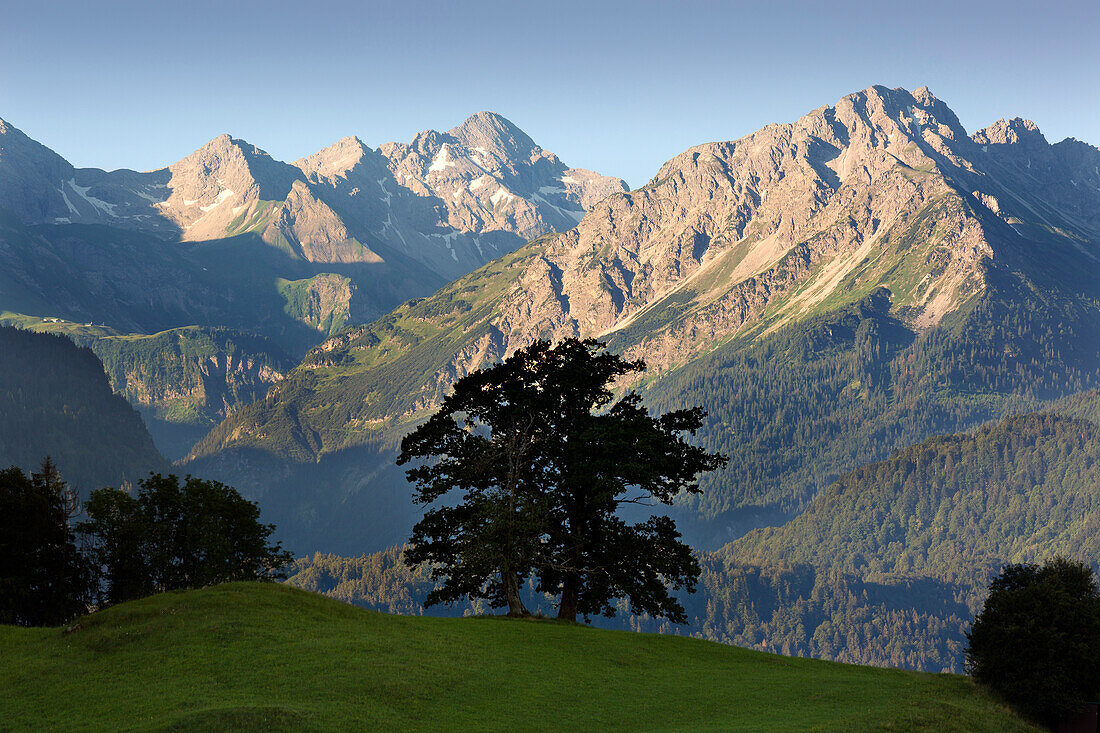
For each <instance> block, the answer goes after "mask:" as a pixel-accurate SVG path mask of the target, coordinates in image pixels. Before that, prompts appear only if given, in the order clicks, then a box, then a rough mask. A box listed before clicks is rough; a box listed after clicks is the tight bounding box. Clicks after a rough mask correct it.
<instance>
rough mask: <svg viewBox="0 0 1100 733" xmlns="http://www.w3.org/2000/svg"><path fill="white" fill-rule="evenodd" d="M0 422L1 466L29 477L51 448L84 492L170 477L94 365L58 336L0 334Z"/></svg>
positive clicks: (137, 421)
mask: <svg viewBox="0 0 1100 733" xmlns="http://www.w3.org/2000/svg"><path fill="white" fill-rule="evenodd" d="M0 416H2V419H0V466H8V465H13V464H14V465H16V466H20V467H22V468H24V469H25V470H28V469H31V468H33V467H35V466H37V465H38V463H39V462H40V461H41V460H42V447H43V446H49V453H50V455H51V456H53V459H54V461H55V462H56V463H57V466H58V467H59V469H60V470H61V471H62V472H63V473H64V475H65V476H66V477H67V479H68V480H69V481H70V482H71V483H72V485H73V486H75V487H77V488H78V489H80V490H82V491H87V490H88V489H90V488H91V487H94V486H105V485H107V484H111V483H116V482H119V481H136V480H137V479H139V478H140V477H141V476H144V475H146V474H147V473H148V472H149V471H161V472H166V471H167V469H168V463H167V461H165V460H164V458H163V457H161V455H160V454H159V453H158V452H157V450H156V447H155V446H154V445H153V440H152V438H150V437H149V433H148V431H146V429H145V425H144V424H143V423H142V421H141V417H140V416H139V415H138V413H137V412H136V411H135V410H134V408H132V407H131V406H130V405H129V404H128V403H127V402H126V400H125V399H123V398H122V397H121V396H120V395H117V394H115V393H114V391H112V389H111V386H110V384H109V382H108V381H107V375H106V374H105V373H104V371H103V365H102V364H101V363H100V361H99V359H97V358H96V356H95V354H93V353H92V352H91V351H90V350H89V349H86V348H80V347H77V346H75V345H74V344H73V342H72V341H70V340H69V339H67V338H65V337H64V336H54V335H50V334H44V333H31V332H29V331H22V330H19V329H17V328H11V327H7V326H0Z"/></svg>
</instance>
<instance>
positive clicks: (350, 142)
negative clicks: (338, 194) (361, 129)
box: [294, 135, 374, 178]
mask: <svg viewBox="0 0 1100 733" xmlns="http://www.w3.org/2000/svg"><path fill="white" fill-rule="evenodd" d="M373 152H374V151H373V150H371V149H370V148H369V147H368V146H367V145H365V144H364V143H363V141H362V140H360V139H359V138H358V137H355V136H354V135H352V136H348V137H343V138H340V139H339V140H337V141H336V142H334V143H333V144H332V145H329V146H328V147H327V148H324V149H322V150H318V151H317V152H316V153H313V154H312V155H307V156H306V157H304V158H300V159H298V160H296V161H294V165H295V166H297V167H298V168H300V169H301V170H302V172H303V173H305V174H306V176H307V177H310V178H313V177H317V178H336V177H338V176H345V177H346V175H347V173H348V171H350V170H352V169H353V168H354V167H355V166H357V165H358V164H359V163H360V162H362V160H363V158H364V157H366V156H367V155H370V154H372V153H373Z"/></svg>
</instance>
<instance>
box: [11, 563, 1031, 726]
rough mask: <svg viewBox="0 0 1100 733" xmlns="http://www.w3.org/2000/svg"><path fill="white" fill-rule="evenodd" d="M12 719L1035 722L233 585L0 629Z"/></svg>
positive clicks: (966, 693) (660, 644)
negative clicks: (68, 621) (67, 621)
mask: <svg viewBox="0 0 1100 733" xmlns="http://www.w3.org/2000/svg"><path fill="white" fill-rule="evenodd" d="M0 689H3V690H5V693H4V695H3V696H0V721H3V723H2V724H0V727H3V728H5V729H7V727H8V726H10V727H11V729H13V730H30V729H35V730H41V729H67V730H107V729H110V730H265V731H268V730H364V729H371V730H379V729H383V730H409V729H427V730H456V729H457V730H461V729H470V730H473V729H476V730H500V729H510V730H578V729H587V730H591V729H607V728H615V729H621V730H645V729H649V730H653V729H660V730H905V731H909V730H935V731H949V730H959V731H963V730H965V731H980V730H989V731H994V730H996V731H1010V730H1036V729H1033V728H1031V727H1030V726H1029V725H1027V724H1026V723H1024V722H1022V721H1021V720H1019V719H1018V718H1016V717H1014V716H1013V715H1012V714H1011V713H1010V712H1008V711H1007V710H1006V709H1005V708H1004V707H1003V706H1001V705H1000V704H998V703H997V702H995V701H994V700H992V699H991V698H990V697H988V696H987V695H986V694H985V693H983V692H982V691H981V690H980V689H979V688H977V687H976V686H974V685H973V684H972V683H971V682H970V681H969V680H968V679H966V678H964V677H958V676H954V675H930V674H924V673H917V672H903V671H899V670H885V669H875V668H871V667H857V666H849V665H843V664H836V663H832V662H820V661H813V660H805V659H794V658H786V657H780V656H775V655H770V654H763V653H760V652H752V651H748V650H744V649H738V648H734V647H728V646H723V645H720V644H714V643H709V642H703V641H698V640H695V639H687V638H683V637H674V636H659V635H647V634H632V633H628V632H617V631H602V630H597V629H591V628H584V627H579V626H573V625H563V624H558V623H556V622H550V621H517V620H507V619H501V618H488V617H479V618H467V619H442V618H425V617H413V616H389V615H385V614H379V613H373V612H370V611H365V610H362V609H359V608H356V607H353V606H349V605H345V604H342V603H339V602H337V601H334V600H331V599H328V598H324V597H322V596H318V595H314V594H311V593H306V592H304V591H300V590H296V589H294V588H289V587H287V586H283V585H274V584H270V585H267V584H254V583H237V584H230V585H224V586H218V587H215V588H208V589H204V590H200V591H189V592H176V593H167V594H162V595H158V596H154V597H151V598H146V599H143V600H141V601H136V602H132V603H126V604H123V605H120V606H116V607H114V608H110V609H107V610H106V611H102V612H99V613H96V614H93V615H91V616H88V617H86V618H84V619H81V620H80V621H79V622H77V623H76V624H75V625H74V626H73V627H72V628H71V629H70V630H63V629H22V628H15V627H0Z"/></svg>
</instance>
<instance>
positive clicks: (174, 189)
mask: <svg viewBox="0 0 1100 733" xmlns="http://www.w3.org/2000/svg"><path fill="white" fill-rule="evenodd" d="M624 190H626V185H625V184H624V183H623V181H622V180H620V179H618V178H610V177H607V176H601V175H599V174H596V173H592V172H591V171H585V170H581V169H573V168H569V167H567V166H566V165H565V164H563V163H562V162H561V161H560V160H559V159H558V157H557V156H556V155H554V154H553V153H550V152H548V151H545V150H543V149H542V148H540V147H539V146H538V145H536V144H535V143H534V141H532V140H531V139H530V138H529V137H528V136H527V135H526V134H525V133H524V132H523V131H522V130H520V129H519V128H518V127H516V126H515V125H513V124H512V123H511V122H509V121H508V120H506V119H505V118H504V117H501V116H500V115H497V114H495V113H491V112H481V113H478V114H476V115H474V116H472V117H470V118H469V119H468V120H466V122H465V123H463V124H462V125H461V126H459V127H456V128H455V129H454V130H451V131H450V132H447V133H439V132H436V131H434V130H428V131H426V132H422V133H420V134H419V135H417V136H416V137H415V138H414V139H413V141H412V142H411V143H409V144H402V143H386V144H385V145H383V146H381V148H379V149H378V150H372V149H371V148H369V147H367V146H366V145H364V144H363V143H362V142H361V141H360V140H359V139H358V138H354V137H349V138H344V139H342V140H340V141H338V142H336V143H335V144H333V145H332V146H330V147H328V148H325V149H324V150H321V151H319V152H317V153H314V154H313V155H310V156H308V157H306V158H303V159H301V160H299V161H296V162H295V163H294V164H293V165H291V164H287V163H282V162H280V161H277V160H274V159H273V158H272V157H271V156H270V155H268V154H267V153H266V152H264V151H263V150H261V149H260V148H258V147H256V146H255V145H252V144H250V143H248V142H246V141H244V140H238V139H235V138H233V137H231V136H229V135H221V136H219V137H216V138H214V139H213V140H211V141H209V142H208V143H206V144H205V145H203V146H202V147H201V148H199V149H198V150H196V151H195V152H194V153H192V154H191V155H189V156H187V157H186V158H184V159H183V160H180V161H179V162H177V163H174V164H172V165H170V166H168V167H167V168H166V169H161V170H157V171H152V172H148V173H135V172H133V171H114V172H111V173H107V172H105V171H101V170H98V169H76V168H73V166H71V165H70V164H69V163H68V162H67V161H65V160H64V159H63V158H61V156H59V155H57V154H56V153H54V152H53V151H52V150H50V149H49V148H47V147H45V146H43V145H41V144H39V143H37V142H35V141H34V140H32V139H30V138H29V137H27V136H26V135H24V134H23V133H22V132H20V131H19V130H17V129H16V128H14V127H12V126H11V125H9V124H7V123H4V122H0V195H2V196H3V199H2V200H3V204H2V205H3V206H4V208H6V209H8V210H9V211H11V212H12V213H14V214H15V215H17V216H18V217H19V218H20V219H21V220H22V221H23V222H24V223H25V224H32V225H33V224H90V223H94V224H106V225H108V226H113V227H119V228H125V229H133V230H139V231H148V232H151V233H154V234H156V235H158V236H161V237H164V238H168V239H174V238H178V239H180V240H182V241H187V242H202V241H209V240H216V239H224V238H227V237H236V236H241V235H245V234H256V235H259V236H260V237H262V239H263V240H264V241H266V242H267V243H269V244H271V245H272V246H275V247H276V248H279V249H282V250H284V251H287V252H288V253H290V254H292V255H293V256H295V257H300V258H302V259H305V260H307V261H309V262H317V263H324V262H329V263H354V262H364V263H370V262H381V261H383V260H384V259H385V257H386V253H390V252H396V253H397V254H398V256H399V257H402V258H409V259H411V260H413V261H415V262H418V263H420V264H421V265H422V266H424V267H426V268H427V269H428V270H429V271H430V272H432V273H433V274H434V275H436V276H437V277H439V278H442V279H443V280H449V279H452V278H454V277H457V276H458V275H461V274H465V273H466V272H469V271H470V270H472V269H475V268H476V267H479V266H481V265H482V264H484V263H485V262H487V261H489V260H490V259H492V258H494V257H498V256H500V255H502V254H504V253H506V252H509V251H511V250H513V249H515V248H516V247H518V246H520V245H521V244H523V243H525V242H526V241H528V240H530V239H533V238H534V237H537V236H539V235H542V234H546V233H547V232H550V231H560V230H562V229H567V228H569V227H571V226H574V225H576V223H577V221H579V220H580V219H581V217H583V215H584V212H585V211H586V208H587V207H590V206H592V205H593V204H594V203H595V202H596V201H598V200H599V199H601V198H603V197H605V196H607V195H609V194H611V193H617V192H622V191H624Z"/></svg>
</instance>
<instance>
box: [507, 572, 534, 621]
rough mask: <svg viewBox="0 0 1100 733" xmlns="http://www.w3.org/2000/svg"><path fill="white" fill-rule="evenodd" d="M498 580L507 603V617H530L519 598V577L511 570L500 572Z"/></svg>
mask: <svg viewBox="0 0 1100 733" xmlns="http://www.w3.org/2000/svg"><path fill="white" fill-rule="evenodd" d="M500 579H501V582H502V583H503V585H504V598H505V599H506V600H507V601H508V615H509V616H530V615H531V612H530V611H528V610H527V607H526V606H524V605H523V599H522V598H520V597H519V576H518V575H516V574H515V573H514V572H512V571H511V570H501V571H500Z"/></svg>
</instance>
